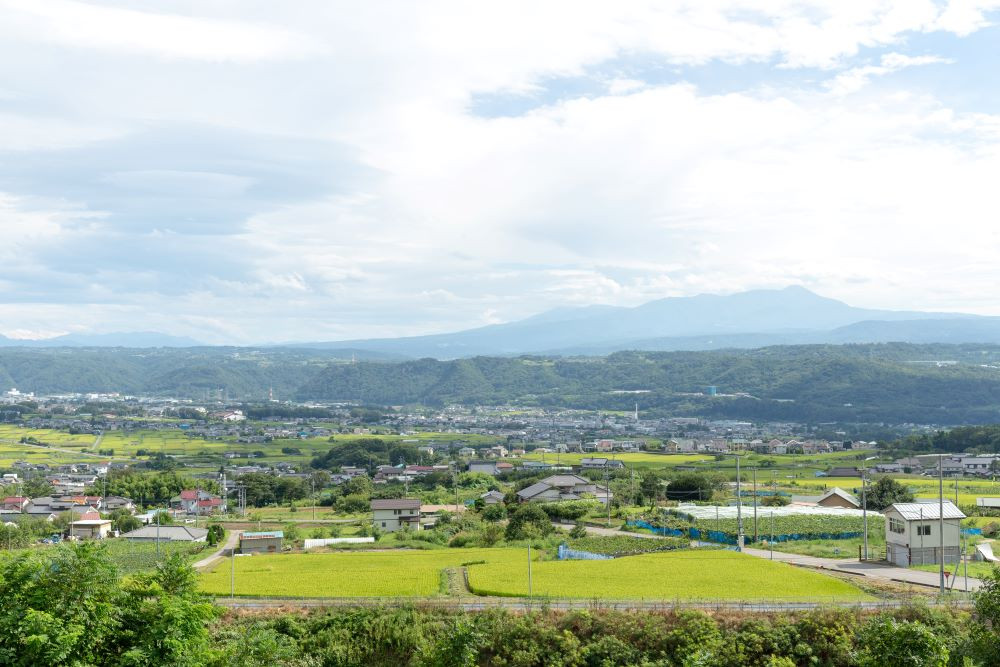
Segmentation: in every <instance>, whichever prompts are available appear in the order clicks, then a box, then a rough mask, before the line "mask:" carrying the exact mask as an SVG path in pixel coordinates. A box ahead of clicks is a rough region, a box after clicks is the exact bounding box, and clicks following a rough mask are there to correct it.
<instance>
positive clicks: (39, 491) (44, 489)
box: [21, 477, 52, 498]
mask: <svg viewBox="0 0 1000 667" xmlns="http://www.w3.org/2000/svg"><path fill="white" fill-rule="evenodd" d="M21 493H23V494H24V495H25V496H27V497H28V498H37V497H38V496H47V495H49V494H50V493H52V485H51V484H49V483H48V482H47V481H46V480H45V478H44V477H33V478H31V479H29V480H27V481H25V482H24V486H23V487H22V488H21Z"/></svg>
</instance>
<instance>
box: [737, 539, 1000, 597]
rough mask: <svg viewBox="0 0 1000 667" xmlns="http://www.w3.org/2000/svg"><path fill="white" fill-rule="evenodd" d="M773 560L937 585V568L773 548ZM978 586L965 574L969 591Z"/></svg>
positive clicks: (760, 552)
mask: <svg viewBox="0 0 1000 667" xmlns="http://www.w3.org/2000/svg"><path fill="white" fill-rule="evenodd" d="M743 553H745V554H747V555H749V556H756V557H758V558H766V559H770V558H771V552H770V551H767V550H765V549H744V550H743ZM774 560H780V561H782V562H783V563H790V564H792V565H800V566H802V567H811V568H816V569H820V570H830V571H832V572H841V573H844V574H854V575H858V576H862V577H868V578H870V579H878V580H881V581H894V582H898V583H905V584H916V585H917V586H929V587H931V588H937V587H938V586H939V585H940V579H939V575H938V573H937V572H924V571H922V570H911V569H909V568H905V567H896V566H894V565H887V564H884V563H875V562H871V561H867V562H861V561H856V560H849V559H845V558H817V557H816V556H803V555H801V554H789V553H784V552H782V551H775V552H774ZM949 585H950V582H949ZM981 586H982V582H981V581H980V580H979V579H974V578H972V577H969V590H970V591H977V590H979V588H980V587H981ZM951 588H952V590H965V577H961V576H959V577H957V578H956V580H955V584H954V586H951Z"/></svg>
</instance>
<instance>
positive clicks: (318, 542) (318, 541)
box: [303, 537, 375, 549]
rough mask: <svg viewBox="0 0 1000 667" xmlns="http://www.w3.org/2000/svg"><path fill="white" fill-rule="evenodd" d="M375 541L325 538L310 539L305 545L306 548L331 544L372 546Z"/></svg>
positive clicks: (370, 538)
mask: <svg viewBox="0 0 1000 667" xmlns="http://www.w3.org/2000/svg"><path fill="white" fill-rule="evenodd" d="M374 541H375V538H374V537H325V538H322V539H308V540H305V542H304V543H303V546H304V548H306V549H312V548H313V547H325V546H327V545H330V544H370V543H372V542H374Z"/></svg>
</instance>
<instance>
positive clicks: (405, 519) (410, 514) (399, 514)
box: [371, 498, 420, 533]
mask: <svg viewBox="0 0 1000 667" xmlns="http://www.w3.org/2000/svg"><path fill="white" fill-rule="evenodd" d="M371 508H372V521H373V522H374V524H375V526H376V527H377V528H379V529H380V530H384V531H385V532H387V533H392V532H395V531H397V530H399V529H400V528H402V527H403V526H409V527H410V529H411V530H420V499H419V498H391V499H389V498H387V499H384V500H372V501H371Z"/></svg>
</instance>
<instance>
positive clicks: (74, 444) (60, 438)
mask: <svg viewBox="0 0 1000 667" xmlns="http://www.w3.org/2000/svg"><path fill="white" fill-rule="evenodd" d="M21 438H34V439H35V440H38V441H39V442H44V443H46V444H48V445H52V446H53V447H64V448H66V449H73V448H77V449H79V448H86V447H90V446H91V445H93V444H94V440H95V439H96V436H93V435H90V434H89V433H79V434H76V435H74V434H72V433H67V432H66V431H56V430H53V429H44V428H22V427H20V426H16V425H13V424H0V440H6V441H12V442H18V441H20V440H21Z"/></svg>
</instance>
